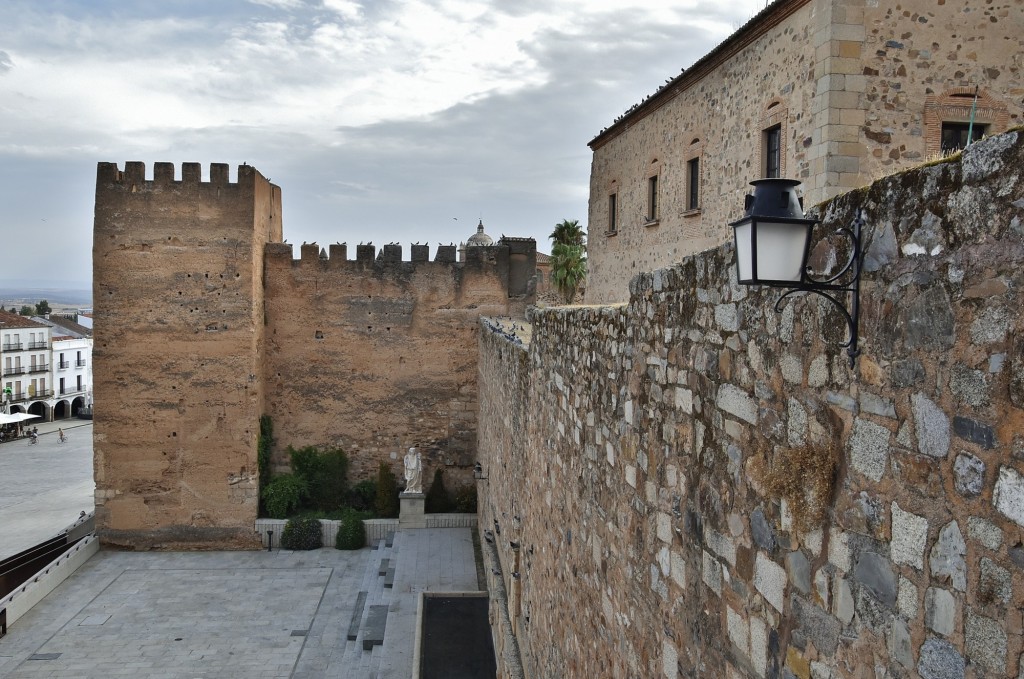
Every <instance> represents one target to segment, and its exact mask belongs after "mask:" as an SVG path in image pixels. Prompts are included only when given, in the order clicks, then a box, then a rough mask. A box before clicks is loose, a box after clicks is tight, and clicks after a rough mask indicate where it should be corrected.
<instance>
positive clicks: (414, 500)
mask: <svg viewBox="0 0 1024 679" xmlns="http://www.w3.org/2000/svg"><path fill="white" fill-rule="evenodd" d="M426 497H427V496H426V494H425V493H400V494H399V495H398V501H399V505H400V508H399V512H398V528H399V530H402V529H405V528H426V527H427V516H426V514H425V512H424V504H425V500H426Z"/></svg>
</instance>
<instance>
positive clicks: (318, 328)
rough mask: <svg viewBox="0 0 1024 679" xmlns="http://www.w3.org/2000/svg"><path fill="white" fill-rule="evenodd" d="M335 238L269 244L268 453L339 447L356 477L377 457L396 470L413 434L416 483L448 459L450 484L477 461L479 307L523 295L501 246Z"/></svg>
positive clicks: (507, 308)
mask: <svg viewBox="0 0 1024 679" xmlns="http://www.w3.org/2000/svg"><path fill="white" fill-rule="evenodd" d="M358 250H359V252H358V253H357V255H358V256H357V259H355V260H349V259H347V248H346V246H345V245H340V244H336V245H332V246H331V247H330V252H329V254H328V253H327V252H326V251H324V253H323V254H324V255H326V256H325V257H323V258H321V257H320V256H319V255H320V253H321V250H320V247H319V246H317V245H304V246H302V248H301V257H300V259H293V258H292V247H291V246H290V245H286V244H281V243H276V244H270V245H268V246H267V257H266V272H267V274H266V281H267V287H266V299H267V329H266V331H267V347H266V355H265V368H264V374H265V380H266V408H265V410H266V414H268V415H270V416H271V417H272V418H273V422H274V438H275V439H276V441H277V444H276V446H275V449H274V457H273V462H274V464H275V466H276V467H277V468H278V469H281V468H284V467H286V466H287V464H288V460H287V456H286V452H285V451H286V448H287V446H289V445H291V446H294V447H301V446H305V445H317V446H321V447H327V446H339V447H341V448H342V449H344V450H345V451H346V453H348V456H349V460H350V471H349V477H350V480H352V481H353V482H355V481H358V480H361V479H365V478H373V477H375V475H376V473H377V467H378V464H379V462H380V461H381V460H384V461H387V462H389V463H390V464H392V465H393V466H394V469H395V472H396V474H398V476H399V478H401V474H402V463H401V458H402V455H403V454H404V452H405V450H406V449H408V448H409V447H410V446H413V445H416V446H418V447H419V448H420V450H421V454H422V456H423V461H424V472H425V473H424V476H423V478H424V486H425V487H426V486H428V485H429V483H430V481H431V480H432V478H433V470H434V469H436V468H437V467H439V466H442V467H446V468H447V469H446V474H445V480H446V484H447V486H448V487H449V488H450V489H451V488H453V487H455V486H457V485H465V484H468V483H471V482H472V478H471V468H472V465H473V463H474V462H475V460H476V440H477V433H476V426H477V420H476V409H477V368H476V365H477V355H478V346H479V336H478V334H479V331H478V327H477V326H478V324H477V319H478V318H479V317H480V316H481V315H510V314H516V315H519V316H522V314H523V312H524V307H525V303H526V297H525V296H515V297H511V298H510V296H509V289H508V280H509V265H510V264H509V248H508V247H505V246H500V245H499V246H493V247H482V248H470V249H468V250H467V261H466V262H464V263H456V262H455V261H454V255H455V252H454V248H442V249H441V251H440V254H439V256H438V257H436V258H435V261H427V246H425V245H422V246H415V245H414V246H413V247H412V252H411V253H410V254H411V257H410V258H409V259H407V260H405V261H403V254H402V247H401V246H400V245H385V246H384V247H383V249H382V251H381V253H380V256H379V257H378V256H377V254H376V248H375V247H374V246H372V245H360V246H358Z"/></svg>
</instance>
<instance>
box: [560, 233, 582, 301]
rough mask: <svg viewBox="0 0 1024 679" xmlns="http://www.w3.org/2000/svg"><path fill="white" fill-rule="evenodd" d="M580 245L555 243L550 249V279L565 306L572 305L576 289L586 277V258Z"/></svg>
mask: <svg viewBox="0 0 1024 679" xmlns="http://www.w3.org/2000/svg"><path fill="white" fill-rule="evenodd" d="M584 252H585V250H584V248H583V246H582V245H566V244H565V243H555V245H554V247H552V248H551V278H552V280H553V281H554V283H555V287H556V288H558V291H559V292H560V293H562V296H563V297H564V298H565V303H566V304H572V300H573V297H575V296H576V289H577V288H578V287H579V285H580V283H581V282H582V281H583V279H584V278H586V277H587V257H586V255H585V254H584Z"/></svg>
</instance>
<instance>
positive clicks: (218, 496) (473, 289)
mask: <svg viewBox="0 0 1024 679" xmlns="http://www.w3.org/2000/svg"><path fill="white" fill-rule="evenodd" d="M237 177H238V179H237V181H235V182H231V181H230V178H229V174H228V167H227V165H224V164H213V165H211V166H210V173H209V181H202V178H201V168H200V166H199V165H198V164H197V163H185V164H184V165H183V166H182V169H181V175H180V178H176V177H175V167H174V166H173V165H172V164H170V163H156V164H155V165H154V166H153V176H152V179H147V178H146V166H145V165H144V164H143V163H138V162H129V163H126V164H125V166H124V170H123V171H122V170H120V169H119V168H118V166H117V165H116V164H114V163H100V164H99V166H98V170H97V182H96V213H95V229H94V245H93V262H94V286H93V290H94V298H95V303H94V306H95V311H96V315H97V319H98V321H97V324H96V326H97V327H96V331H95V336H94V339H95V347H94V353H93V360H94V362H95V365H94V375H95V384H96V386H95V401H96V405H95V415H94V417H95V419H94V421H95V429H94V433H95V477H96V524H97V529H98V531H99V534H100V537H101V539H102V540H103V541H104V542H105V543H107V544H114V545H118V546H123V547H129V548H140V549H146V548H204V547H210V548H215V549H224V548H231V547H238V548H247V547H254V546H258V545H259V540H258V538H257V535H256V532H255V530H254V525H255V520H256V518H257V512H258V508H259V497H258V488H259V478H258V465H257V443H258V438H259V420H260V417H261V416H263V415H269V416H270V417H271V418H272V421H273V424H274V439H275V441H276V445H275V447H274V449H273V451H272V462H273V463H274V465H275V466H276V467H277V468H278V469H279V470H280V469H283V468H286V467H287V465H288V462H289V461H288V458H287V455H286V454H285V451H286V449H287V447H288V446H294V447H296V448H298V447H302V446H308V445H316V446H321V447H327V446H331V447H334V446H340V447H341V448H342V449H344V450H345V451H346V453H348V455H349V458H350V462H351V464H350V471H349V478H350V481H351V482H352V483H355V482H358V481H359V480H362V479H365V478H369V477H371V476H373V475H374V474H376V471H377V467H378V464H379V462H380V461H381V460H386V461H389V462H390V463H391V464H392V465H393V466H394V468H395V471H396V472H397V473H398V474H399V476H401V471H402V470H401V461H400V457H401V453H403V452H404V450H405V449H406V448H408V447H409V446H412V445H419V446H420V447H421V449H422V453H423V457H424V471H425V474H424V481H425V485H426V484H429V483H430V481H431V479H432V473H433V470H434V469H435V468H437V467H438V466H439V465H443V466H445V467H446V468H447V470H448V471H447V473H446V480H447V482H448V487H449V488H454V487H455V486H457V485H461V484H468V483H471V482H472V465H473V463H474V462H475V453H476V440H477V438H476V408H477V405H476V404H477V384H476V380H477V371H476V362H477V353H478V346H479V340H478V327H477V319H478V317H479V316H480V315H481V314H489V315H505V316H509V315H518V316H522V315H523V313H524V309H525V306H526V304H528V303H530V302H532V300H533V294H534V289H535V288H534V284H533V278H532V277H533V274H534V272H535V270H536V243H535V242H534V241H533V240H532V239H514V238H507V239H506V238H503V239H502V240H501V241H499V243H498V244H496V245H494V246H490V247H482V248H469V249H468V251H467V253H466V261H465V262H457V261H456V248H455V246H454V245H452V246H442V247H439V248H438V249H437V255H436V256H435V258H434V261H427V260H428V257H427V255H428V249H427V246H425V245H413V246H412V251H411V260H410V261H403V256H402V248H401V246H399V245H396V244H390V245H385V246H384V247H383V249H382V250H381V251H380V253H378V252H377V250H376V248H375V247H374V246H373V245H370V244H361V245H358V246H356V253H355V254H356V259H355V260H351V261H350V260H348V259H347V248H346V246H345V245H343V244H335V245H333V246H330V252H329V253H328V252H327V251H326V250H322V249H321V248H320V247H319V246H317V245H316V244H305V245H303V246H301V248H300V253H299V254H300V256H299V258H298V259H293V249H292V246H291V245H288V244H287V243H284V242H282V241H283V233H282V218H281V189H280V188H279V187H277V186H275V185H273V184H271V183H270V182H269V181H267V180H266V179H265V178H264V177H263V176H262V175H260V173H259V172H258V171H256V170H255V169H254V168H252V167H251V166H248V165H242V166H240V167H239V168H238V174H237Z"/></svg>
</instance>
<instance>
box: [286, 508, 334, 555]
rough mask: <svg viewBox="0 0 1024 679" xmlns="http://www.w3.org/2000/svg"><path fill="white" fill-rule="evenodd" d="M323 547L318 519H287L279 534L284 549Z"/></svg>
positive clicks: (322, 532)
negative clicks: (282, 530)
mask: <svg viewBox="0 0 1024 679" xmlns="http://www.w3.org/2000/svg"><path fill="white" fill-rule="evenodd" d="M323 546H324V530H323V526H322V525H321V524H320V520H319V519H314V518H313V517H311V516H304V517H299V518H295V519H289V520H288V523H286V524H285V525H284V532H283V533H281V547H283V548H284V549H320V548H321V547H323Z"/></svg>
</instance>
